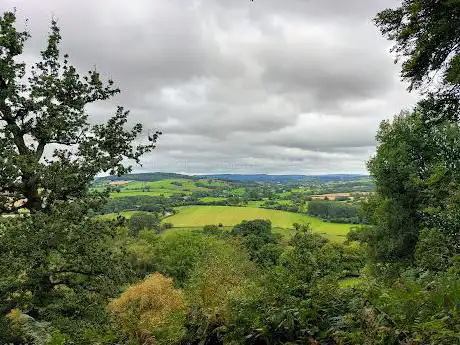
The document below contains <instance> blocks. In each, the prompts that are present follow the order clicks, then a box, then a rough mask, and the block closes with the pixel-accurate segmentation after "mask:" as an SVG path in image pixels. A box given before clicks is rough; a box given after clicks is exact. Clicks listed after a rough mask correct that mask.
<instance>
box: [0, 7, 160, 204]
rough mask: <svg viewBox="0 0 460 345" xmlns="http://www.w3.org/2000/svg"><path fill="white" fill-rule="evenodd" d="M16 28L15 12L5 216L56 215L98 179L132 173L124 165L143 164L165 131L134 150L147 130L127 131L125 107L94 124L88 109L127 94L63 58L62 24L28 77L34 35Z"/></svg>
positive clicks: (5, 76) (3, 87)
mask: <svg viewBox="0 0 460 345" xmlns="http://www.w3.org/2000/svg"><path fill="white" fill-rule="evenodd" d="M15 22H16V16H15V14H14V13H12V12H5V13H4V14H3V15H2V16H1V17H0V162H1V168H0V212H3V213H4V212H16V211H17V210H18V209H20V208H26V209H28V210H30V212H37V211H40V210H47V211H49V210H50V209H51V207H52V206H53V205H54V204H55V203H56V202H58V201H68V200H71V199H76V198H81V197H82V196H84V195H85V194H87V191H88V186H89V184H90V183H91V182H92V181H93V179H94V177H95V176H96V175H97V174H98V173H101V172H109V173H110V174H112V175H122V174H124V173H127V172H129V171H130V169H131V168H130V167H129V166H126V165H125V164H124V162H125V160H126V159H132V160H134V161H135V162H137V163H139V159H140V157H141V155H142V154H144V153H146V152H149V151H151V150H152V149H153V148H154V147H155V142H156V140H157V139H158V136H159V135H160V134H161V133H160V132H155V134H153V135H151V136H149V140H150V142H149V143H148V144H145V145H137V146H135V145H133V142H134V140H135V139H136V138H137V136H138V135H139V134H140V133H141V131H142V125H140V124H136V125H134V127H133V128H132V129H130V130H126V129H125V126H126V123H127V119H128V114H129V112H128V111H126V110H125V109H124V108H123V107H118V108H117V110H116V113H115V115H114V116H113V117H111V118H110V119H109V120H108V121H107V122H106V123H105V124H97V125H90V124H89V121H88V117H89V115H88V113H87V109H86V106H87V105H88V104H91V103H94V102H97V101H104V100H107V99H109V98H111V97H112V96H114V95H115V94H117V93H118V92H120V90H119V89H117V88H115V87H114V86H113V85H114V83H113V81H111V80H109V81H108V82H107V83H104V82H103V81H102V80H101V77H100V75H99V73H98V72H97V71H96V70H92V71H89V72H88V74H87V75H85V76H83V77H81V76H80V75H79V74H78V73H77V71H76V69H75V67H74V66H72V65H71V64H70V62H69V59H68V58H69V57H68V55H67V54H65V55H63V56H61V54H60V52H59V43H60V41H61V34H60V31H59V27H58V26H57V23H56V22H55V21H52V23H51V31H50V34H49V36H48V44H47V46H46V48H45V50H43V51H42V52H41V60H40V61H39V62H37V63H36V64H34V65H33V66H32V67H31V69H30V71H29V74H27V70H26V64H25V63H23V62H19V60H20V57H21V54H22V53H23V49H24V44H25V43H26V41H27V39H28V38H29V37H30V35H29V33H28V32H26V31H22V32H21V31H18V30H17V29H16V27H15ZM50 152H51V153H50Z"/></svg>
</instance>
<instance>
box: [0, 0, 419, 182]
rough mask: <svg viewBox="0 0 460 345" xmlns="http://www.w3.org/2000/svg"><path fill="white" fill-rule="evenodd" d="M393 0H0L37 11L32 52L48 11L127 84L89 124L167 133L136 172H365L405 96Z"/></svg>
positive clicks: (84, 61)
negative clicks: (128, 124) (396, 57)
mask: <svg viewBox="0 0 460 345" xmlns="http://www.w3.org/2000/svg"><path fill="white" fill-rule="evenodd" d="M397 3H398V1H393V0H347V1H344V0H256V1H255V2H250V1H249V0H130V1H127V0H78V1H75V0H40V1H38V0H37V1H34V0H0V4H2V6H1V8H2V10H6V9H13V8H14V7H16V8H17V14H18V17H19V18H20V19H19V24H20V25H21V26H23V25H24V23H25V21H24V19H25V18H29V22H28V24H27V26H28V27H29V29H30V31H31V34H32V36H33V38H32V39H31V40H30V41H29V43H28V46H27V56H26V60H27V61H32V60H33V59H34V57H35V56H37V55H38V54H39V51H40V49H42V48H43V47H44V44H45V39H46V34H47V31H48V27H49V25H48V24H49V21H50V19H51V18H52V17H54V18H56V19H57V20H58V22H59V25H60V26H61V29H62V35H63V42H62V51H63V52H67V53H69V54H70V57H71V59H70V60H71V61H72V63H73V64H74V65H75V66H77V67H78V68H79V69H80V70H81V71H82V72H83V71H87V70H88V69H91V68H94V67H96V68H97V69H98V71H100V72H101V73H102V74H103V75H105V76H107V77H111V78H113V79H114V80H115V82H116V84H117V86H119V87H120V88H121V89H122V94H121V95H119V96H117V97H116V98H115V99H113V101H112V102H109V103H104V104H98V105H97V106H94V107H92V108H91V109H90V110H91V114H92V120H93V121H101V120H103V119H105V118H108V117H109V116H110V115H112V114H113V113H114V109H115V105H117V104H121V105H124V106H126V107H127V108H129V109H130V110H131V114H132V116H131V120H132V122H133V123H134V122H141V123H143V124H144V127H145V129H146V131H148V130H152V131H153V130H157V129H159V130H162V131H163V132H164V135H163V136H162V138H161V140H160V143H159V145H158V149H157V150H155V152H154V153H152V154H150V155H148V156H145V157H144V159H143V167H138V168H136V169H135V170H136V171H139V172H141V171H173V172H185V173H222V172H235V173H277V174H278V173H294V174H318V173H321V174H322V173H338V172H366V168H365V162H366V160H368V159H369V157H370V155H372V153H373V152H374V150H375V140H374V137H375V133H376V130H377V128H378V124H379V122H380V121H381V120H382V119H386V118H390V117H392V116H393V115H395V114H396V113H398V112H399V111H400V110H401V109H408V108H410V107H411V106H412V105H413V104H414V102H415V95H410V94H408V92H407V91H406V90H405V88H406V85H404V84H403V83H402V82H401V81H400V79H399V75H398V71H399V66H398V65H394V64H393V57H392V56H391V54H390V53H389V48H390V46H391V43H390V42H388V41H386V40H385V39H383V38H382V37H381V36H380V33H379V31H378V29H377V28H376V27H375V26H374V25H373V23H372V18H373V16H374V15H375V14H376V13H377V12H378V11H379V10H381V9H383V8H385V7H391V6H394V5H396V4H397Z"/></svg>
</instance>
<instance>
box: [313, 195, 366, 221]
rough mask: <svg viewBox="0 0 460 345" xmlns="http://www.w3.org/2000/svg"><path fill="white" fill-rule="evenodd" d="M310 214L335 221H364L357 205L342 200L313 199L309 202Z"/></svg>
mask: <svg viewBox="0 0 460 345" xmlns="http://www.w3.org/2000/svg"><path fill="white" fill-rule="evenodd" d="M308 214H309V215H310V216H313V217H320V218H321V219H324V220H329V221H331V222H334V223H353V224H359V223H362V222H364V220H363V219H361V218H360V216H359V210H358V207H357V206H354V205H348V204H344V203H341V202H328V201H320V200H312V201H310V202H308Z"/></svg>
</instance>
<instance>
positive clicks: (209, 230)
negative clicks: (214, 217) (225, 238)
mask: <svg viewBox="0 0 460 345" xmlns="http://www.w3.org/2000/svg"><path fill="white" fill-rule="evenodd" d="M203 233H205V234H206V235H219V234H220V233H222V230H221V229H219V227H218V226H217V225H205V226H204V227H203Z"/></svg>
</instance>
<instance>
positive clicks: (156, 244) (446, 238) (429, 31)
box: [0, 0, 460, 345]
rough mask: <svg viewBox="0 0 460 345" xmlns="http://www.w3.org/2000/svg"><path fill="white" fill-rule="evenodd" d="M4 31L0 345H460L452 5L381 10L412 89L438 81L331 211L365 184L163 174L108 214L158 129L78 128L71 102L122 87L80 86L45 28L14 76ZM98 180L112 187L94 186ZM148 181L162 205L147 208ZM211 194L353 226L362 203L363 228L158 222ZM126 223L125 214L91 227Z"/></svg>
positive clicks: (396, 123)
mask: <svg viewBox="0 0 460 345" xmlns="http://www.w3.org/2000/svg"><path fill="white" fill-rule="evenodd" d="M15 20H16V18H15V15H14V13H9V12H6V13H4V14H3V15H2V16H1V17H0V73H1V74H0V160H1V162H2V166H1V167H0V213H1V216H2V217H0V248H1V250H0V272H1V276H0V343H2V344H3V343H4V344H53V345H57V344H127V345H128V344H182V345H187V344H197V345H198V344H209V345H210V344H267V345H268V344H270V345H271V344H324V345H326V344H328V345H330V344H351V345H361V344H369V345H373V344H375V345H408V344H412V345H438V344H441V345H451V344H459V343H460V309H459V305H460V252H459V251H460V186H459V184H460V145H459V143H460V126H459V123H458V119H459V109H460V97H459V93H458V90H459V85H460V68H459V61H460V58H459V56H460V55H459V46H460V45H459V42H460V31H459V30H460V29H459V27H460V26H459V25H458V23H459V21H460V2H459V1H457V0H450V1H418V0H404V1H403V3H402V5H401V6H400V7H399V8H397V9H394V10H391V9H389V10H385V11H383V12H381V13H379V14H378V15H377V17H376V23H377V25H378V26H379V27H380V28H381V30H382V32H383V34H384V35H386V36H387V37H388V38H389V39H391V40H394V41H395V51H396V52H398V53H399V54H400V55H401V56H400V57H401V58H402V59H404V61H403V70H402V77H403V78H405V79H407V80H409V81H410V83H411V84H410V85H411V89H413V90H417V89H419V88H420V87H422V86H423V85H424V83H425V82H426V81H428V80H429V79H430V78H431V77H432V75H433V74H432V73H434V72H441V75H442V76H443V78H442V80H441V82H440V83H438V84H436V87H437V88H436V89H430V90H429V92H428V93H427V94H425V95H424V98H423V99H422V100H421V101H420V102H419V104H418V105H417V106H416V107H415V108H414V109H413V110H412V111H410V112H405V113H401V114H400V115H398V116H396V117H395V118H394V119H393V120H392V121H384V122H382V124H381V126H380V129H379V132H378V134H377V142H378V146H377V152H376V154H375V156H374V157H372V158H371V159H370V161H369V162H368V169H369V171H370V173H371V176H372V179H373V182H374V184H375V188H376V191H375V193H373V194H370V195H367V196H366V197H363V198H361V199H360V200H342V201H339V200H335V201H327V200H322V201H313V200H311V199H312V198H313V196H314V194H324V193H337V192H339V191H344V190H340V188H339V187H337V186H338V185H341V186H342V187H343V186H344V185H346V184H348V183H351V184H355V186H357V187H359V188H350V186H347V187H344V188H348V189H347V190H346V192H356V191H362V190H360V189H361V187H362V184H363V183H364V184H365V185H366V184H368V181H365V182H363V181H356V180H355V181H337V180H334V181H328V182H325V183H318V182H317V181H313V182H312V181H303V182H298V181H297V182H294V183H293V182H292V181H289V183H285V184H284V183H279V182H269V183H265V182H264V183H261V182H260V181H259V182H250V183H247V184H244V183H241V182H228V181H227V182H222V181H221V182H212V180H213V179H207V180H206V179H205V180H199V181H198V179H194V178H189V179H182V178H178V177H177V176H174V175H170V174H167V175H165V176H163V177H162V178H160V179H156V180H152V178H156V177H152V176H149V179H148V180H145V179H144V177H139V178H133V179H132V180H133V181H135V182H134V183H137V184H134V185H133V184H131V186H130V185H129V184H127V185H126V186H125V185H115V186H116V188H119V189H120V192H119V193H117V194H123V193H126V194H129V193H133V192H135V193H137V194H136V195H134V198H133V195H131V197H130V198H128V197H126V198H125V197H123V198H116V199H113V200H112V201H110V202H109V203H107V198H108V197H109V195H110V190H105V186H106V185H107V183H109V182H110V181H112V180H117V181H125V178H126V176H124V177H120V176H121V175H122V174H124V173H126V172H128V171H129V169H130V167H129V166H126V165H124V162H125V161H126V158H131V159H133V160H134V161H138V160H139V158H140V157H141V155H142V154H143V153H145V152H148V151H150V150H152V149H153V147H154V142H155V140H156V139H157V137H158V135H159V133H157V134H156V136H155V137H151V138H150V140H151V141H152V142H150V143H148V144H146V145H141V146H135V145H134V144H133V143H134V142H135V140H136V138H137V136H138V134H140V133H141V126H140V125H136V126H135V127H134V128H133V129H132V130H128V131H127V130H126V129H125V124H126V120H127V115H128V113H127V112H126V111H124V110H123V109H122V108H118V110H117V111H116V113H115V116H114V117H113V118H111V119H109V120H108V121H107V122H106V123H105V124H101V125H96V126H91V125H90V124H89V123H88V114H87V113H86V110H85V109H86V108H85V105H87V104H88V103H91V102H94V101H99V100H106V99H108V98H109V97H110V96H112V95H113V94H115V93H116V92H118V90H117V89H114V88H112V85H113V83H112V82H111V81H108V83H107V85H105V84H104V83H103V82H102V81H101V79H100V76H99V75H98V74H97V73H96V72H90V73H89V75H88V76H85V77H80V76H79V75H78V74H77V72H76V69H75V68H74V67H72V66H71V65H70V63H69V61H68V57H67V56H66V55H64V56H62V57H61V55H60V53H59V47H58V43H59V41H60V34H59V29H58V27H57V25H56V23H54V22H53V23H52V25H51V32H50V35H49V39H48V45H47V47H46V49H45V50H44V51H43V52H42V60H41V61H40V62H38V63H37V64H36V65H35V67H34V68H33V69H32V71H28V74H26V70H25V67H26V66H25V64H23V63H22V62H20V61H19V60H20V57H21V54H22V53H23V46H24V44H25V42H26V40H27V38H28V37H29V34H28V33H27V32H19V31H17V30H16V28H15ZM26 75H27V76H28V78H27V79H26V78H24V77H25V76H26ZM82 131H83V132H85V133H87V135H79V134H80V133H81V132H82ZM55 144H59V146H53V145H55ZM47 146H49V147H51V148H54V151H52V153H51V155H50V156H49V157H46V155H45V152H48V151H47V150H45V148H46V147H47ZM103 172H108V173H111V174H112V175H116V176H118V177H119V178H113V179H110V178H108V179H107V178H106V179H105V180H102V181H101V180H99V181H96V183H93V180H94V178H95V176H96V175H97V174H99V173H103ZM171 179H173V181H171ZM174 179H175V180H174ZM163 180H167V182H163ZM104 181H105V182H104ZM158 182H160V183H158ZM173 182H175V183H173ZM146 183H156V185H154V186H155V188H157V187H158V188H159V189H160V190H161V189H164V190H169V191H170V193H165V194H167V195H163V196H161V195H160V194H156V195H153V196H152V195H151V196H146V195H145V193H148V191H143V190H142V189H145V188H146ZM287 185H289V186H287ZM161 187H163V188H161ZM334 187H337V188H334ZM130 188H131V189H130ZM150 188H153V187H152V186H150ZM125 189H126V191H125ZM318 190H321V192H320V193H318ZM177 191H183V193H182V192H180V193H177ZM142 193H144V194H142ZM150 193H152V190H150ZM155 193H156V191H155ZM350 195H351V194H350ZM356 196H357V195H356ZM112 197H114V195H112ZM204 198H208V199H204ZM209 198H211V199H209ZM213 198H217V199H213ZM222 198H223V199H224V200H231V202H233V203H235V205H239V206H245V207H239V208H241V209H245V210H246V209H249V208H250V207H254V206H251V205H252V204H251V203H261V204H263V203H265V207H267V208H268V207H270V206H273V205H274V204H273V203H271V201H274V202H276V203H277V204H278V205H283V204H284V205H289V206H296V207H297V212H305V211H307V212H311V213H312V214H313V213H314V214H315V215H317V216H320V217H324V218H327V217H329V215H331V219H332V218H336V217H337V219H339V218H343V217H345V218H347V219H349V218H352V216H354V215H355V214H356V213H352V212H356V205H357V204H358V203H359V204H360V205H361V211H360V213H359V215H360V217H362V219H364V220H365V221H366V223H367V224H364V225H359V226H356V227H355V228H354V229H353V230H352V231H351V232H349V234H348V239H347V241H345V243H340V242H337V241H329V240H327V239H326V238H325V237H323V236H321V235H320V234H318V233H315V232H313V231H312V229H311V228H310V226H309V225H307V224H300V223H296V224H293V225H292V227H293V233H292V234H289V233H285V234H284V235H286V236H280V235H279V234H277V233H274V231H273V230H274V229H273V228H272V223H271V222H269V221H267V220H266V219H255V220H245V221H242V222H241V223H239V224H235V225H233V226H231V229H226V228H224V227H223V226H219V224H215V223H214V224H213V222H210V223H209V225H206V226H204V227H203V228H202V229H188V230H187V229H174V228H172V229H170V226H169V225H168V226H166V225H165V221H164V219H163V217H164V216H165V213H168V212H174V211H175V208H176V207H178V206H184V205H186V204H187V205H189V204H188V202H189V201H190V200H192V201H193V202H197V200H206V201H202V202H210V203H212V202H213V201H216V202H222ZM357 199H358V198H357ZM267 202H268V203H267ZM181 203H182V204H181ZM152 204H154V205H153V206H152ZM195 205H196V204H195ZM148 207H151V208H150V209H147V208H148ZM195 207H199V206H195ZM209 207H213V206H209ZM104 208H105V209H104ZM352 208H353V211H352ZM229 209H232V208H229ZM122 210H123V211H126V210H131V211H133V210H134V211H137V212H134V214H132V216H131V217H130V219H128V220H126V219H124V218H123V217H117V216H114V217H105V216H101V214H102V213H104V212H111V211H122ZM257 210H260V211H266V212H270V211H271V212H274V211H272V210H261V209H257ZM138 211H148V212H138ZM279 212H280V211H279ZM291 214H294V215H296V216H301V215H297V214H295V213H291ZM179 215H180V214H179ZM166 220H167V218H166ZM335 225H338V226H339V225H340V224H335Z"/></svg>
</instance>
